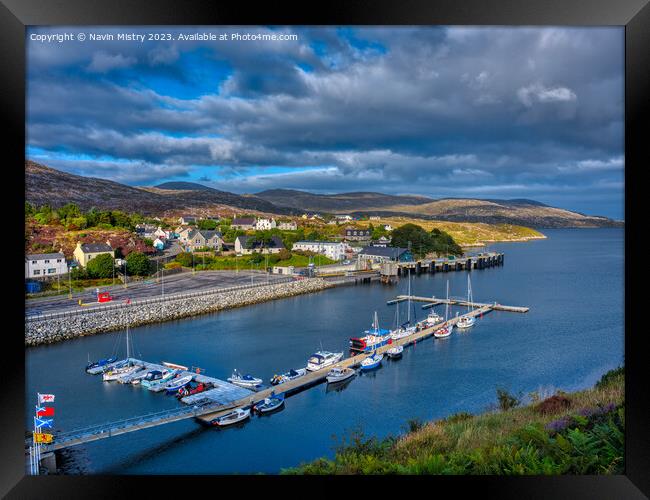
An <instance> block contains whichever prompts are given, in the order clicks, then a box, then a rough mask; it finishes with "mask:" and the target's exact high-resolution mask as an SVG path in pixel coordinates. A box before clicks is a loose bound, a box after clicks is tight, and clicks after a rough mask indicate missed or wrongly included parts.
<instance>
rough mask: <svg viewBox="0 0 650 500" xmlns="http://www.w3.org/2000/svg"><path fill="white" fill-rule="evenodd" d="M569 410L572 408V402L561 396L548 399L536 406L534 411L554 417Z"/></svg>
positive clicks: (557, 395)
mask: <svg viewBox="0 0 650 500" xmlns="http://www.w3.org/2000/svg"><path fill="white" fill-rule="evenodd" d="M568 408H571V400H570V399H569V398H567V397H566V396H562V395H559V394H556V395H555V396H551V397H550V398H546V399H545V400H544V401H542V402H541V403H539V404H537V405H536V406H534V410H535V411H536V412H537V413H541V414H542V415H553V414H555V413H560V412H562V411H563V410H566V409H568Z"/></svg>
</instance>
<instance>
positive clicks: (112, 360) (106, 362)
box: [86, 358, 117, 371]
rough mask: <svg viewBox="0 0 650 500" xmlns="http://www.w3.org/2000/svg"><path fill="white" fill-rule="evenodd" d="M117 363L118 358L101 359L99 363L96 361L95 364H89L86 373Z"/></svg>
mask: <svg viewBox="0 0 650 500" xmlns="http://www.w3.org/2000/svg"><path fill="white" fill-rule="evenodd" d="M116 361H117V358H107V359H100V360H99V361H95V362H94V363H88V364H87V365H86V371H88V370H91V369H92V368H99V367H101V366H106V365H110V364H111V363H115V362H116Z"/></svg>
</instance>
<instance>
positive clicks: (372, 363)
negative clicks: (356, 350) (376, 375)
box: [361, 352, 384, 371]
mask: <svg viewBox="0 0 650 500" xmlns="http://www.w3.org/2000/svg"><path fill="white" fill-rule="evenodd" d="M382 359H384V355H383V354H377V353H376V352H375V353H373V354H371V355H370V356H368V357H367V358H366V359H364V360H363V361H362V362H361V370H362V371H367V370H374V369H375V368H379V367H380V366H381V360H382Z"/></svg>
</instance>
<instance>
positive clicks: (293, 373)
mask: <svg viewBox="0 0 650 500" xmlns="http://www.w3.org/2000/svg"><path fill="white" fill-rule="evenodd" d="M306 373H307V369H306V368H298V369H297V370H294V369H293V368H292V369H291V370H289V371H288V372H285V373H283V374H282V375H273V377H271V385H279V384H283V383H284V382H288V381H289V380H294V379H297V378H299V377H302V376H303V375H305V374H306Z"/></svg>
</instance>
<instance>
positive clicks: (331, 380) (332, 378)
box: [325, 366, 357, 384]
mask: <svg viewBox="0 0 650 500" xmlns="http://www.w3.org/2000/svg"><path fill="white" fill-rule="evenodd" d="M356 373H357V372H356V370H354V369H353V368H339V367H338V366H335V367H334V368H332V369H331V370H330V371H329V373H328V374H327V377H325V379H326V380H327V383H328V384H335V383H337V382H343V381H344V380H347V379H349V378H352V377H354V376H355V375H356Z"/></svg>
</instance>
